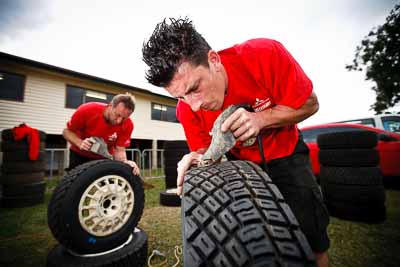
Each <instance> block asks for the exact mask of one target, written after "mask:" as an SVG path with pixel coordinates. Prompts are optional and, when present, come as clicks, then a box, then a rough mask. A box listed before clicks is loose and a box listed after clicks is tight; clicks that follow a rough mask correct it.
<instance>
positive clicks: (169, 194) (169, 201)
mask: <svg viewBox="0 0 400 267" xmlns="http://www.w3.org/2000/svg"><path fill="white" fill-rule="evenodd" d="M176 191H177V189H176V188H173V189H167V190H165V191H163V192H161V193H160V204H161V205H163V206H169V207H180V206H181V197H180V196H178V195H177V194H176Z"/></svg>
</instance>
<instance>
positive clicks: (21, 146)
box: [1, 140, 46, 153]
mask: <svg viewBox="0 0 400 267" xmlns="http://www.w3.org/2000/svg"><path fill="white" fill-rule="evenodd" d="M45 148H46V144H45V143H44V142H40V144H39V150H41V151H43V150H45ZM16 150H22V151H26V152H27V153H28V151H29V144H28V142H27V141H25V140H21V141H2V142H1V151H3V152H7V151H16Z"/></svg>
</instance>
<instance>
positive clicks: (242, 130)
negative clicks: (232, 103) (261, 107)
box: [221, 108, 263, 142]
mask: <svg viewBox="0 0 400 267" xmlns="http://www.w3.org/2000/svg"><path fill="white" fill-rule="evenodd" d="M262 127H263V121H262V118H260V116H258V114H257V113H255V112H249V111H247V110H245V109H244V108H239V109H237V110H236V111H235V112H233V113H232V115H230V116H229V117H228V118H227V119H226V120H225V122H224V123H223V124H222V125H221V131H222V132H226V131H228V130H231V131H232V133H233V135H234V136H235V137H236V139H238V140H240V141H242V142H244V141H246V140H247V139H249V138H250V137H256V136H257V135H258V133H259V132H260V130H261V129H262Z"/></svg>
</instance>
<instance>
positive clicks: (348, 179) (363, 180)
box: [319, 166, 383, 186]
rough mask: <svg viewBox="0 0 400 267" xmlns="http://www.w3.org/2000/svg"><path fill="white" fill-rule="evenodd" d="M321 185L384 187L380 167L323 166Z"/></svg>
mask: <svg viewBox="0 0 400 267" xmlns="http://www.w3.org/2000/svg"><path fill="white" fill-rule="evenodd" d="M319 176H320V180H321V183H325V184H327V183H331V184H345V185H371V186H373V185H382V184H383V179H382V172H381V169H380V168H379V167H329V166H321V171H320V175H319Z"/></svg>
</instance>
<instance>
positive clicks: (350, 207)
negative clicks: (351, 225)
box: [317, 131, 386, 223]
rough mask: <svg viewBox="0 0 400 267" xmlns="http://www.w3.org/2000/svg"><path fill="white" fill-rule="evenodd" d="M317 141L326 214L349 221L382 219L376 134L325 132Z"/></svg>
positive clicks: (382, 201) (371, 221) (383, 200)
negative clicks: (327, 212)
mask: <svg viewBox="0 0 400 267" xmlns="http://www.w3.org/2000/svg"><path fill="white" fill-rule="evenodd" d="M317 142H318V146H319V148H320V152H319V161H320V164H321V172H320V180H321V188H322V191H323V194H324V198H325V201H326V205H327V207H328V209H329V212H330V214H331V215H332V216H334V217H337V218H341V219H345V220H351V221H361V222H367V223H380V222H383V221H384V220H385V218H386V207H385V191H384V187H383V178H382V173H381V171H380V168H379V154H378V151H377V150H376V149H375V147H376V145H377V136H376V134H375V133H373V132H368V131H350V132H336V133H327V134H321V135H319V136H318V139H317Z"/></svg>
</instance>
